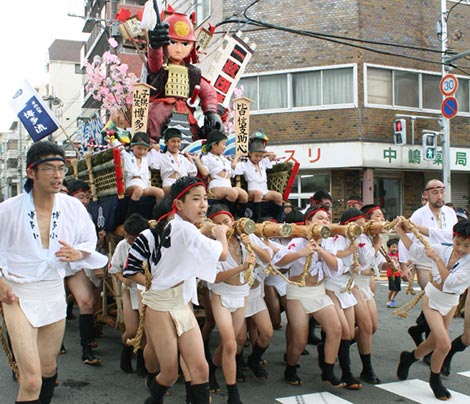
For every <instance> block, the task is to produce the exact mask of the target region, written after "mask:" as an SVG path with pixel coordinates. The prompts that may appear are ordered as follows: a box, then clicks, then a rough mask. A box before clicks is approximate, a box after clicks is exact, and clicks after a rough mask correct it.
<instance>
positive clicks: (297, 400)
mask: <svg viewBox="0 0 470 404" xmlns="http://www.w3.org/2000/svg"><path fill="white" fill-rule="evenodd" d="M276 403H279V404H318V403H322V404H352V403H351V401H346V400H344V399H342V398H341V397H337V396H335V395H334V394H331V393H328V392H323V393H313V394H304V395H302V396H291V397H282V398H276ZM452 404H454V403H452Z"/></svg>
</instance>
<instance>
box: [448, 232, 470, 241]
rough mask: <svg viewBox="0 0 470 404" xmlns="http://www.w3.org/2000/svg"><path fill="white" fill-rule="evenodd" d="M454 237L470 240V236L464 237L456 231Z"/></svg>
mask: <svg viewBox="0 0 470 404" xmlns="http://www.w3.org/2000/svg"><path fill="white" fill-rule="evenodd" d="M452 237H462V238H465V239H470V236H467V237H464V236H462V235H461V234H459V233H456V232H455V231H454V232H452Z"/></svg>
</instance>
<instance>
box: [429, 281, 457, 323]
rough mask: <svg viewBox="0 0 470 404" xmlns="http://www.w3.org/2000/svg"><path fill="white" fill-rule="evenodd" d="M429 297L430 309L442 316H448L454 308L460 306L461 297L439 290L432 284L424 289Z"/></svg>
mask: <svg viewBox="0 0 470 404" xmlns="http://www.w3.org/2000/svg"><path fill="white" fill-rule="evenodd" d="M424 292H425V293H426V296H427V297H428V301H429V307H430V308H431V309H433V310H437V311H438V312H439V313H440V314H441V315H442V316H445V315H446V314H448V313H449V312H450V311H451V310H452V308H454V307H455V306H457V305H458V304H459V297H460V296H459V295H454V294H449V293H444V292H442V291H440V290H439V289H437V288H436V287H435V286H434V285H433V284H432V283H431V282H428V284H427V285H426V287H425V288H424Z"/></svg>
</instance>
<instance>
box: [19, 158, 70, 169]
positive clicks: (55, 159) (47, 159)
mask: <svg viewBox="0 0 470 404" xmlns="http://www.w3.org/2000/svg"><path fill="white" fill-rule="evenodd" d="M48 161H62V163H64V164H65V159H64V158H62V157H47V158H45V159H39V160H38V161H35V162H34V163H31V164H30V165H29V166H28V168H34V167H36V166H38V165H39V164H42V163H47V162H48Z"/></svg>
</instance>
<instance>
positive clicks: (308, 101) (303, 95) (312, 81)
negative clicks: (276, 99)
mask: <svg viewBox="0 0 470 404" xmlns="http://www.w3.org/2000/svg"><path fill="white" fill-rule="evenodd" d="M292 102H293V106H294V107H309V106H311V105H321V72H320V71H318V72H302V73H294V74H292Z"/></svg>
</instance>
